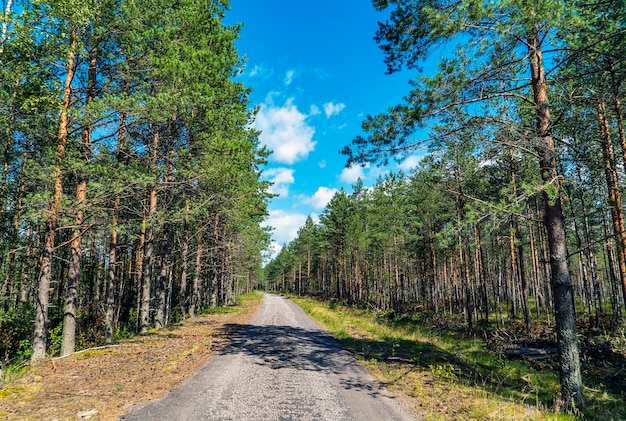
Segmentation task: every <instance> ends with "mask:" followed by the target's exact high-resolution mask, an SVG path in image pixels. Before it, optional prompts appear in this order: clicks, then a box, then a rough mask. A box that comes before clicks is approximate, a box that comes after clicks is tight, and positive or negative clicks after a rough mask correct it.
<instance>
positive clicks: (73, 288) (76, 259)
mask: <svg viewBox="0 0 626 421" xmlns="http://www.w3.org/2000/svg"><path fill="white" fill-rule="evenodd" d="M97 61H98V50H97V48H96V47H92V48H91V50H90V51H89V70H88V77H87V97H86V99H85V106H86V107H87V106H89V104H90V103H91V102H92V101H93V100H94V98H95V96H96V76H97V69H96V65H97ZM91 132H92V128H91V125H90V124H89V123H88V124H86V125H85V126H84V127H83V130H82V143H81V154H82V157H83V160H84V161H85V164H87V163H88V162H89V159H90V157H91V134H92V133H91ZM76 179H77V181H76V204H75V206H76V216H75V224H76V227H75V228H74V233H73V234H72V242H71V245H70V249H71V257H70V271H69V278H68V280H67V291H66V296H65V305H64V307H63V337H62V342H61V356H62V357H63V356H66V355H69V354H71V353H73V352H74V350H75V348H76V307H77V301H78V288H79V286H80V270H81V259H82V256H83V250H82V242H83V237H82V236H83V232H82V231H83V222H84V219H85V207H86V204H87V183H88V177H87V175H86V174H85V172H84V171H83V170H78V171H77V174H76Z"/></svg>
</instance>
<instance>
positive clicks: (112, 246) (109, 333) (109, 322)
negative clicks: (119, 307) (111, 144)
mask: <svg viewBox="0 0 626 421" xmlns="http://www.w3.org/2000/svg"><path fill="white" fill-rule="evenodd" d="M125 142H126V113H123V112H122V113H121V114H120V126H119V131H118V135H117V157H116V163H115V167H116V168H115V169H116V170H117V169H118V168H119V164H120V162H121V161H122V152H123V150H124V143H125ZM120 203H121V193H120V192H116V193H115V197H114V199H113V215H112V217H111V238H110V240H109V267H108V270H107V291H106V308H107V309H106V315H105V325H106V328H105V329H106V330H105V337H104V340H105V342H106V343H111V342H112V341H113V335H114V333H115V323H114V319H115V290H116V284H117V279H116V272H115V271H116V269H117V235H118V232H117V224H118V218H119V211H120ZM120 297H121V294H120Z"/></svg>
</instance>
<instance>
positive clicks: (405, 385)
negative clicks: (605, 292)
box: [290, 297, 626, 421]
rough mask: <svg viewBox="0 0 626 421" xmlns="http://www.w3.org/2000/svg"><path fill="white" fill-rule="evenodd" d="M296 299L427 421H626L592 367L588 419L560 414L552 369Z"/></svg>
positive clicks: (423, 324) (618, 399)
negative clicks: (577, 420)
mask: <svg viewBox="0 0 626 421" xmlns="http://www.w3.org/2000/svg"><path fill="white" fill-rule="evenodd" d="M290 298H291V299H293V300H294V301H295V302H296V303H297V304H298V305H300V306H301V307H302V308H303V309H304V310H305V312H306V313H307V314H309V315H310V316H311V317H312V318H313V319H315V320H316V321H317V322H318V323H320V324H321V325H322V326H323V327H324V328H326V329H327V330H328V331H329V332H330V333H331V334H332V335H333V336H335V337H336V338H337V340H339V342H340V343H341V344H342V345H343V346H344V347H345V348H347V349H348V350H350V351H351V352H352V353H354V354H355V356H356V357H357V358H358V359H359V360H360V361H361V362H362V363H363V365H364V366H365V367H366V368H367V369H368V370H370V371H371V372H372V373H373V374H374V375H375V376H376V377H377V378H378V379H379V380H380V381H381V382H382V383H384V384H385V385H386V386H387V387H388V388H389V389H390V390H391V391H392V392H394V393H395V394H396V395H399V396H402V397H404V398H405V399H406V400H407V401H408V402H409V405H410V406H412V408H413V409H414V410H415V411H416V412H417V413H419V414H421V415H422V417H423V418H424V420H426V421H430V420H433V421H434V420H450V419H454V420H575V419H585V420H587V419H588V420H620V419H626V410H625V409H624V401H623V400H622V396H620V395H619V393H617V392H616V391H611V390H609V389H607V388H606V387H605V386H604V385H603V383H602V381H600V380H599V379H598V378H595V377H594V376H595V375H596V374H597V373H594V372H593V369H591V368H589V367H587V368H586V370H585V373H584V376H585V379H584V380H585V384H586V386H588V387H587V388H586V390H585V394H586V398H587V403H588V408H587V410H586V411H585V414H559V413H558V411H559V405H560V403H559V399H558V396H559V376H558V373H557V372H556V370H554V369H553V368H552V367H550V366H549V365H548V364H545V365H541V363H539V364H537V363H535V364H532V365H531V364H529V363H527V362H525V361H522V360H516V361H511V360H509V359H508V358H506V356H504V355H503V354H502V353H499V352H494V351H493V350H491V349H489V345H488V343H487V342H486V341H485V340H483V339H482V338H467V337H466V335H462V334H460V333H459V332H456V331H455V329H451V330H447V329H446V330H444V329H437V328H435V327H434V325H432V324H431V325H429V323H428V322H427V321H424V320H419V318H418V317H417V316H416V317H408V316H405V317H399V318H398V317H396V318H388V317H385V316H384V315H380V314H378V313H375V312H372V311H367V310H362V309H357V308H351V307H346V306H343V305H340V304H337V303H333V302H320V301H317V300H313V299H310V298H302V297H290ZM605 374H606V373H605ZM588 376H591V377H588Z"/></svg>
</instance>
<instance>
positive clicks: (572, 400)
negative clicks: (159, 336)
mask: <svg viewBox="0 0 626 421" xmlns="http://www.w3.org/2000/svg"><path fill="white" fill-rule="evenodd" d="M229 3H230V2H229V1H228V0H211V1H206V0H205V1H200V0H180V1H177V2H167V1H163V0H100V1H97V0H69V1H68V0H50V1H44V0H24V1H21V0H17V1H12V0H4V1H3V2H2V6H3V8H4V10H3V11H2V20H1V21H0V25H1V29H0V31H1V32H0V133H2V135H1V136H0V161H1V162H0V163H1V165H2V170H1V171H2V174H1V175H0V202H1V206H2V209H1V213H0V224H1V225H2V228H1V231H0V358H2V360H1V363H0V364H1V365H6V364H12V363H15V362H16V361H28V360H31V361H33V362H36V361H39V360H42V359H44V358H46V356H50V355H60V356H65V355H69V354H72V353H73V352H75V351H76V350H77V349H81V348H86V347H89V346H93V345H98V344H102V343H112V342H114V341H115V340H117V339H119V338H123V337H127V336H132V335H134V334H142V333H146V332H148V330H150V329H153V328H156V329H159V328H163V327H165V326H168V325H170V324H173V323H175V322H177V321H180V320H184V319H185V318H189V317H193V316H194V315H196V314H198V313H200V312H203V311H207V310H208V309H211V308H215V307H220V306H226V305H229V304H231V303H233V302H234V301H235V298H236V297H237V296H238V295H239V294H241V293H243V292H248V291H251V290H253V289H260V288H264V289H266V290H272V291H281V292H290V293H295V294H299V295H309V296H315V297H319V298H322V299H326V300H334V301H337V302H341V303H344V304H347V305H349V306H354V307H359V308H368V309H371V310H374V311H376V312H379V313H386V314H396V315H399V314H403V313H407V312H408V313H411V312H413V313H416V312H421V313H423V314H426V315H429V316H432V318H433V319H436V320H444V321H446V320H453V319H455V318H457V319H459V320H460V321H461V322H462V324H463V329H464V330H465V332H466V333H467V334H468V335H472V334H476V333H477V332H482V331H488V330H491V331H493V330H494V329H504V330H507V329H509V330H513V329H514V328H517V327H518V326H521V328H520V331H521V332H522V333H521V334H522V336H524V337H525V338H526V339H527V340H528V341H532V340H536V339H537V338H538V337H539V338H541V335H542V334H543V333H545V332H548V331H549V332H552V333H554V335H553V336H554V338H555V339H554V342H555V344H556V347H557V349H558V370H559V374H560V382H561V395H562V400H563V402H564V405H565V406H566V407H569V408H578V409H582V408H584V394H583V379H582V377H583V375H582V374H581V364H580V361H581V356H580V355H581V354H580V349H581V345H584V342H585V340H586V336H585V335H586V332H591V331H593V330H596V331H610V332H617V331H620V329H621V332H622V334H623V331H624V317H625V315H626V222H625V220H624V218H625V216H624V204H623V203H622V197H621V192H622V190H623V186H624V183H625V182H626V174H625V168H626V128H625V126H624V109H623V104H622V102H623V98H624V89H625V85H624V80H625V78H626V42H625V41H624V40H625V39H626V34H625V32H626V4H625V3H624V1H623V0H599V1H597V2H580V1H572V2H564V1H558V0H539V1H532V2H528V1H522V0H502V1H496V2H493V1H478V0H468V1H463V2H459V1H447V0H426V1H417V0H373V1H372V3H373V6H374V7H375V8H377V9H378V10H380V11H381V12H385V13H386V14H385V15H383V14H382V13H381V20H382V21H381V22H380V23H379V29H378V31H377V32H376V34H373V35H374V36H375V40H376V42H377V43H378V44H379V46H380V48H381V50H382V56H383V57H384V62H385V63H386V65H387V70H388V72H389V73H395V72H398V71H401V70H403V69H409V70H411V71H413V72H414V73H413V74H415V75H416V76H415V77H414V79H413V80H412V81H411V84H410V86H409V87H408V88H407V94H406V96H405V98H404V102H402V103H401V104H398V105H396V106H393V107H390V108H389V109H388V110H387V112H384V113H382V114H379V115H372V116H368V117H366V118H365V120H364V122H363V135H361V136H356V137H354V139H353V140H352V142H351V143H350V144H349V145H348V146H346V147H345V148H343V149H342V150H341V151H338V152H340V153H342V154H343V155H344V156H345V159H346V164H347V165H349V166H350V165H352V166H354V165H366V164H370V163H372V164H379V165H382V166H385V165H387V164H388V163H389V162H390V161H393V160H402V159H404V158H406V157H409V156H415V155H418V156H419V157H420V163H419V165H418V166H417V167H416V168H414V169H413V170H412V171H410V172H408V173H402V172H384V175H382V176H381V177H380V178H379V179H378V181H376V183H374V184H373V185H371V186H369V185H365V184H364V183H363V182H357V183H356V184H355V185H353V186H352V190H351V191H345V190H341V191H339V192H338V193H337V194H336V195H335V196H334V197H333V199H332V200H331V201H330V203H329V204H328V205H327V206H326V208H325V209H324V211H323V212H322V213H321V215H320V216H319V220H317V219H315V218H313V217H310V218H309V219H308V220H307V221H306V224H305V225H304V226H302V227H301V228H300V230H299V232H298V236H297V237H296V238H295V239H294V240H293V241H292V242H291V243H289V244H286V245H285V246H284V247H283V248H282V249H281V251H280V253H279V254H278V256H276V258H274V259H273V260H272V261H270V262H268V263H267V264H266V265H264V261H263V256H264V253H266V250H267V249H268V247H269V244H270V232H269V230H268V229H267V228H264V227H263V225H262V224H263V221H264V220H265V218H266V216H267V214H268V210H267V206H268V203H269V201H270V200H271V198H272V196H273V195H272V194H271V193H270V190H269V189H270V184H269V183H268V182H267V181H264V179H263V178H262V169H263V166H264V164H265V163H266V159H267V157H268V156H269V154H270V153H271V151H269V150H267V149H266V148H265V147H263V146H262V145H261V144H260V142H259V140H258V137H259V133H258V132H257V131H255V130H254V129H252V128H251V123H252V122H253V121H254V118H255V112H256V108H255V107H254V105H253V104H251V103H250V101H249V94H250V88H248V87H246V86H244V84H243V83H241V82H240V81H238V79H237V76H238V75H239V74H240V72H241V71H242V69H243V65H244V62H243V59H242V57H241V56H240V55H239V53H238V51H237V49H236V48H235V41H236V39H237V37H238V36H239V35H238V34H239V31H240V29H241V26H240V25H227V24H225V23H224V17H225V15H226V13H227V11H228V9H229V7H230V5H229ZM385 16H386V17H385ZM432 57H440V59H439V62H438V68H437V71H436V72H435V73H434V74H433V75H425V74H423V73H420V70H421V68H422V66H423V63H424V61H425V60H426V59H428V58H432ZM364 89H366V87H364Z"/></svg>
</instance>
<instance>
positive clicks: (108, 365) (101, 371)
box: [0, 292, 263, 421]
mask: <svg viewBox="0 0 626 421" xmlns="http://www.w3.org/2000/svg"><path fill="white" fill-rule="evenodd" d="M262 298H263V296H262V293H260V292H255V293H251V294H245V295H244V296H240V297H238V299H237V304H236V305H234V306H229V307H228V311H216V312H213V313H211V314H201V315H199V316H197V317H194V318H188V319H186V320H185V321H184V322H180V323H174V324H173V325H172V326H170V327H167V328H164V329H160V330H157V329H152V330H150V331H149V332H148V334H146V335H134V336H131V337H126V338H124V339H121V340H118V341H116V343H115V344H112V345H105V346H99V347H95V348H88V349H84V350H81V351H78V352H76V353H74V354H71V355H70V356H68V357H65V358H47V359H46V360H44V361H43V362H41V363H39V364H35V365H30V363H29V362H28V361H26V362H22V363H20V364H14V365H12V366H8V367H3V371H2V376H0V419H11V420H59V421H60V420H76V419H87V418H91V419H95V420H117V419H118V417H119V416H121V415H123V414H125V413H127V412H128V411H129V410H130V409H131V408H132V407H133V406H134V405H142V404H143V403H145V402H147V401H149V400H153V399H159V398H161V397H163V396H164V395H165V394H166V393H167V392H168V390H170V389H172V388H174V387H176V386H177V385H179V384H180V383H181V382H182V381H184V380H185V379H187V378H189V377H190V376H191V375H193V374H194V373H195V372H196V371H197V370H198V369H199V368H200V367H202V366H203V365H204V364H206V363H207V362H208V361H209V360H210V359H211V357H212V356H214V355H215V354H216V353H218V352H220V350H222V349H223V348H224V347H225V346H226V345H227V344H228V343H229V340H230V338H231V337H232V335H233V333H234V332H235V331H236V329H237V328H238V327H241V326H243V325H244V324H246V323H247V322H248V321H249V319H250V318H251V317H252V316H253V315H254V313H255V312H256V310H257V309H258V308H259V306H260V305H261V301H262ZM94 345H98V344H94Z"/></svg>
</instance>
